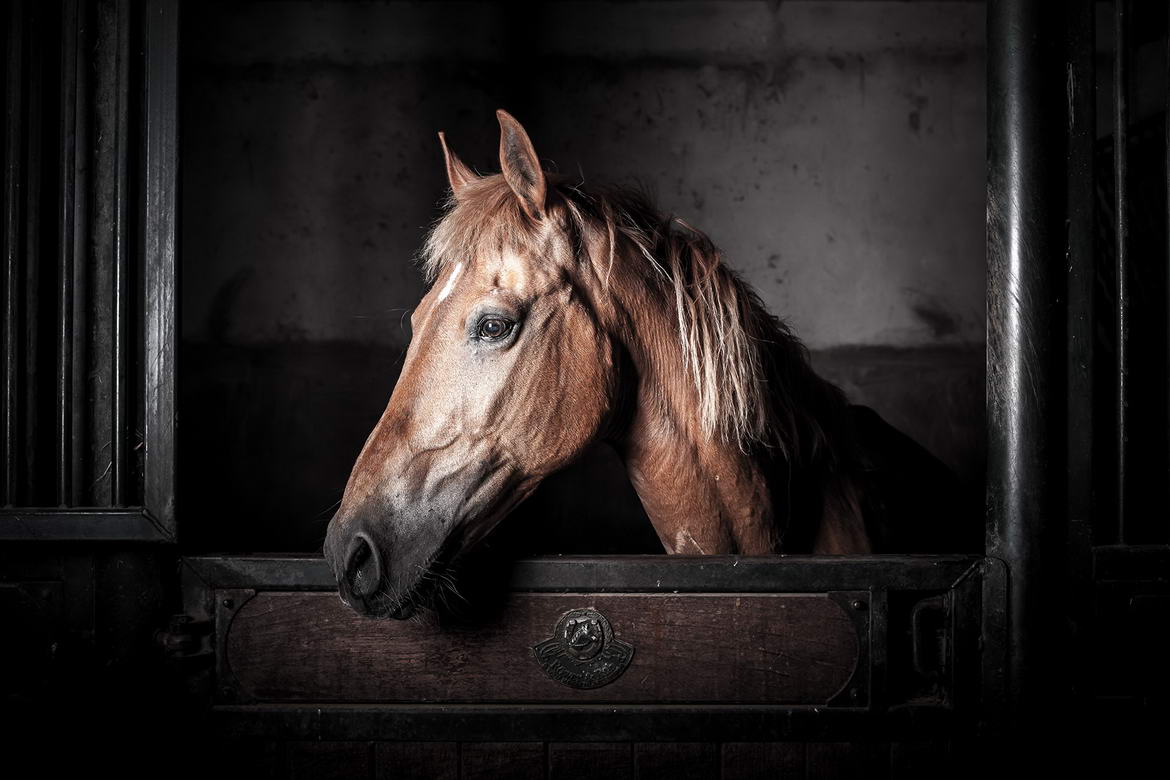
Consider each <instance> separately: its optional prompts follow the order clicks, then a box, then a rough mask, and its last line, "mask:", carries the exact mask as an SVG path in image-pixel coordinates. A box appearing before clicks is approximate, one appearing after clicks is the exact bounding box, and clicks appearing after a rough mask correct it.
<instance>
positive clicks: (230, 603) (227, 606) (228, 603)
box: [220, 599, 236, 609]
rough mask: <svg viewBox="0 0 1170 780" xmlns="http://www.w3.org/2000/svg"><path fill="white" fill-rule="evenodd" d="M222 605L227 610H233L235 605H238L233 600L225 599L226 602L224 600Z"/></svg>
mask: <svg viewBox="0 0 1170 780" xmlns="http://www.w3.org/2000/svg"><path fill="white" fill-rule="evenodd" d="M220 603H222V604H223V606H224V608H225V609H231V608H232V607H233V606H235V603H236V602H234V601H232V600H231V599H224V600H223V601H222V602H220Z"/></svg>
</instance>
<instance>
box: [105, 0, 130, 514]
mask: <svg viewBox="0 0 1170 780" xmlns="http://www.w3.org/2000/svg"><path fill="white" fill-rule="evenodd" d="M116 30H117V33H116V34H117V38H116V40H117V43H116V46H117V48H116V49H115V54H114V57H115V63H116V67H115V73H116V74H117V76H116V81H115V85H116V86H115V107H114V134H115V135H114V177H113V179H114V181H113V184H114V191H113V198H114V204H113V224H112V225H111V228H112V232H113V236H112V238H113V266H114V268H113V270H114V279H113V282H114V289H113V304H114V305H113V315H114V316H113V328H114V331H113V363H114V365H113V369H112V375H113V380H114V392H113V407H112V410H111V411H112V415H111V420H110V427H111V429H112V430H111V432H110V442H111V448H110V449H111V453H110V457H111V460H112V468H111V471H110V492H111V501H112V503H113V505H114V506H125V504H126V439H127V436H126V433H127V426H126V390H127V383H126V379H127V377H126V372H127V367H128V363H127V359H126V358H127V355H126V347H127V344H126V340H127V338H128V331H129V329H130V328H129V323H128V321H127V319H128V318H127V301H128V298H129V294H130V279H129V274H130V259H129V251H130V247H129V239H130V235H129V221H128V217H129V204H128V202H127V200H128V197H129V178H130V138H129V134H130V116H129V114H130V112H129V108H130V2H129V0H118V3H117V26H116Z"/></svg>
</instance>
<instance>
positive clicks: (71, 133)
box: [53, 0, 81, 506]
mask: <svg viewBox="0 0 1170 780" xmlns="http://www.w3.org/2000/svg"><path fill="white" fill-rule="evenodd" d="M77 5H78V0H65V2H64V4H63V5H62V9H61V149H60V170H59V174H60V175H59V180H58V181H59V183H58V187H59V196H58V197H59V200H58V203H57V206H58V209H59V212H58V214H57V334H56V335H57V377H56V380H57V382H56V397H55V399H54V400H55V402H56V404H55V409H54V424H55V431H54V436H53V439H54V446H55V450H56V452H55V455H56V457H55V465H56V471H57V484H56V500H57V503H58V504H59V505H60V506H68V505H69V504H71V503H73V502H74V501H75V497H74V493H73V485H74V474H73V432H74V426H73V400H74V399H73V395H74V390H73V380H74V371H73V361H74V354H75V350H74V341H73V330H74V317H73V311H74V309H73V300H74V294H75V269H76V267H77V262H76V260H77V258H76V254H75V253H76V249H77V238H78V235H77V233H78V219H77V217H78V212H77V191H78V189H79V187H80V186H81V182H79V181H78V176H77V164H78V160H77V142H78V132H77V131H78V111H77V97H78V94H79V90H78V61H79V59H80V58H79V57H78V56H77V54H78V49H79V44H80V42H81V40H80V35H79V32H80V21H81V20H80V14H79V9H78V7H77Z"/></svg>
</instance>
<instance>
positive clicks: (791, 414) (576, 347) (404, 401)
mask: <svg viewBox="0 0 1170 780" xmlns="http://www.w3.org/2000/svg"><path fill="white" fill-rule="evenodd" d="M498 118H499V121H500V129H501V136H500V165H501V168H502V173H501V174H497V175H489V176H480V175H477V174H475V173H474V172H472V170H471V169H470V168H468V167H467V166H466V165H464V164H463V163H462V162H461V161H460V160H459V159H458V158H457V157H456V156H455V155H454V154H452V153H451V152H450V150H449V149H448V148H447V144H446V141H445V139H444V137H443V134H442V133H440V134H439V140H440V143H441V144H442V148H443V154H444V157H445V160H446V166H447V176H448V179H449V182H450V186H451V197H450V201H449V208H448V209H447V211H446V214H445V216H444V217H443V218H442V220H441V221H440V222H439V223H438V224H437V225H436V227H435V228H434V230H433V231H432V232H431V234H430V236H429V237H428V239H427V242H426V245H425V247H424V250H423V253H422V259H423V265H424V268H425V271H426V273H427V276H428V278H429V279H430V280H431V281H432V282H433V284H432V286H431V288H430V291H429V292H428V293H427V294H426V296H425V297H423V299H422V300H421V301H420V302H419V305H418V307H417V308H416V309H415V310H414V313H413V315H412V316H411V324H412V327H413V337H412V339H411V342H410V347H409V349H408V351H407V353H406V358H405V362H404V365H403V368H402V373H401V375H400V376H399V379H398V384H397V386H396V387H395V388H394V392H393V394H392V396H391V398H390V402H389V405H388V406H387V407H386V410H385V412H384V414H383V415H382V417H381V419H380V420H379V422H378V424H377V426H376V427H375V428H374V430H373V432H372V433H371V434H370V436H369V438H368V439H367V441H366V443H365V446H364V448H363V449H362V451H361V454H360V455H359V456H358V459H357V462H356V463H355V464H354V467H353V472H352V474H351V476H350V478H349V482H348V484H347V485H346V488H345V494H344V497H343V499H342V502H341V506H340V508H339V510H338V512H337V514H336V515H335V516H334V517H333V519H332V521H331V522H330V524H329V530H328V534H327V537H326V541H325V555H326V558H327V560H328V561H329V564H330V565H331V567H332V568H333V571H334V573H335V575H336V577H337V582H338V586H339V589H340V595H341V598H342V600H343V601H345V602H346V603H347V604H349V605H350V606H352V607H353V608H354V609H355V610H357V611H358V612H361V613H363V614H368V615H376V616H392V617H406V616H408V615H410V614H411V613H413V611H414V609H415V607H416V606H420V605H423V606H425V605H428V604H431V603H432V602H433V600H434V596H435V591H436V590H437V589H438V587H439V586H440V585H441V584H442V582H443V579H444V576H445V574H444V573H443V572H445V571H446V567H447V566H449V565H450V564H451V562H452V561H454V560H455V559H457V558H458V557H459V556H460V555H461V554H462V553H463V552H464V551H466V550H467V549H469V548H470V547H472V546H473V545H474V544H475V543H476V542H477V541H479V540H481V539H482V538H483V537H484V536H485V535H486V534H487V533H488V532H489V531H490V530H492V528H493V527H494V526H495V525H496V524H497V523H499V522H500V521H501V520H502V519H503V518H504V517H505V516H507V515H508V513H509V511H511V510H512V509H513V508H514V507H515V506H516V505H517V504H519V503H520V502H521V501H523V500H524V499H525V497H527V496H528V495H529V494H531V493H532V491H533V489H534V488H536V486H537V485H538V484H539V483H540V482H541V480H543V479H544V478H545V477H546V476H548V475H549V474H551V473H553V472H555V471H557V470H559V469H562V468H564V467H565V466H566V465H568V464H570V463H571V462H573V460H574V459H575V458H577V457H578V456H579V455H580V454H581V453H582V452H583V451H584V450H585V449H586V447H588V446H589V445H590V444H591V443H592V442H594V441H595V440H599V439H600V440H604V441H607V442H609V443H611V444H612V445H613V446H614V447H615V448H616V450H617V452H618V453H619V455H620V456H621V458H622V459H623V460H624V462H625V465H626V468H627V469H628V473H629V477H630V480H631V482H632V484H633V487H634V488H635V490H636V491H637V493H638V496H639V498H640V499H641V501H642V504H643V506H644V508H645V510H646V513H647V515H648V516H649V518H650V520H651V522H652V523H653V525H654V528H655V530H656V531H657V533H658V537H659V539H661V541H662V545H663V547H664V548H665V549H666V551H667V552H670V553H687V554H721V553H740V554H746V555H759V554H765V553H775V552H780V551H784V552H810V551H811V552H814V553H823V554H847V553H869V552H874V551H882V550H889V549H896V550H897V551H898V552H912V551H916V550H930V549H935V548H938V547H939V546H940V545H942V546H945V542H944V541H942V540H944V539H946V538H948V534H947V533H946V530H947V528H948V527H949V526H950V525H952V524H953V519H954V517H955V514H954V512H947V511H946V509H945V504H946V503H947V502H950V503H952V504H953V503H954V500H955V491H954V486H955V481H954V479H953V477H952V476H951V475H950V473H949V471H947V469H946V468H945V467H944V466H942V464H941V463H939V462H938V461H937V460H935V459H934V458H933V457H932V456H930V455H929V454H928V453H926V452H925V450H923V449H921V448H920V447H918V446H917V445H916V444H914V443H913V442H912V441H910V440H909V439H908V438H906V437H905V436H904V435H902V434H900V433H898V432H897V431H895V430H894V429H893V428H891V427H890V426H888V425H886V424H885V423H884V422H883V421H882V420H881V419H880V418H878V416H877V415H876V414H875V413H873V412H872V411H870V410H868V409H864V408H860V407H852V406H850V405H849V404H848V403H847V402H846V400H845V398H844V396H843V394H842V393H841V392H840V391H839V390H838V389H837V388H836V387H834V386H833V385H832V384H830V383H829V382H827V381H825V380H824V379H822V378H820V377H819V376H817V375H816V374H815V373H814V372H813V371H812V369H811V368H810V366H809V362H808V357H807V354H806V351H805V349H804V347H803V346H802V344H801V343H800V342H799V341H798V340H797V338H796V337H795V336H794V335H793V334H792V333H791V332H790V331H789V330H788V328H787V327H786V326H785V325H784V324H783V323H781V322H780V321H779V320H778V319H776V318H775V317H773V316H772V315H770V314H769V313H768V312H767V311H766V310H765V308H764V306H763V304H762V303H761V302H760V300H759V298H758V297H757V296H756V295H755V293H754V292H753V291H752V290H751V289H750V288H749V287H748V286H747V285H746V284H745V283H744V282H743V281H742V280H741V279H740V278H739V277H738V276H736V274H735V273H734V272H733V271H732V270H731V269H729V268H728V267H727V266H726V265H725V264H724V263H723V262H722V259H721V257H720V254H719V251H718V250H717V249H716V248H715V247H714V246H713V245H712V243H711V241H710V240H709V239H708V238H707V237H706V236H705V235H703V234H702V233H701V232H699V231H698V230H696V229H694V228H693V227H691V226H689V225H687V224H686V223H684V222H682V221H681V220H679V219H675V218H672V217H668V216H663V215H662V214H661V213H659V212H658V211H657V210H655V209H654V208H653V207H652V206H651V204H650V203H649V202H648V201H647V199H646V198H645V197H643V196H641V195H639V194H636V193H632V192H628V191H618V190H613V191H597V192H590V191H587V190H584V189H581V188H579V187H577V186H571V185H570V184H568V183H566V182H563V181H558V180H557V179H556V178H554V177H552V176H550V175H549V174H547V173H545V172H544V171H543V170H542V169H541V164H540V161H539V158H538V157H537V155H536V151H535V150H534V148H533V146H532V142H531V141H530V140H529V138H528V135H527V133H526V132H525V131H524V129H523V128H522V127H521V126H520V124H519V123H518V122H517V121H516V120H515V119H514V118H512V117H511V116H510V115H509V114H507V113H506V112H504V111H500V112H498ZM891 464H892V465H891ZM900 526H901V527H904V528H905V529H908V531H907V532H905V533H901V534H899V533H898V528H899V527H900Z"/></svg>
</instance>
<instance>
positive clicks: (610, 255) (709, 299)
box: [420, 175, 843, 458]
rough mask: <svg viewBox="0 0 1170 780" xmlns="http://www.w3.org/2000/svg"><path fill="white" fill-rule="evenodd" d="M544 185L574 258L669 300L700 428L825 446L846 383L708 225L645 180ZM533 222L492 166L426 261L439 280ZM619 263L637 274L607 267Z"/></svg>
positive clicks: (509, 244) (529, 239) (447, 219)
mask: <svg viewBox="0 0 1170 780" xmlns="http://www.w3.org/2000/svg"><path fill="white" fill-rule="evenodd" d="M549 185H550V186H549V194H550V209H549V214H550V216H551V217H552V218H553V219H558V220H559V221H560V222H561V223H562V224H563V225H564V227H565V229H566V230H567V231H568V232H569V235H570V242H571V245H572V248H573V252H572V253H571V254H572V255H573V257H574V259H575V260H584V261H588V262H591V263H592V264H593V265H594V267H595V269H597V274H596V276H597V277H598V278H599V279H602V280H603V285H604V286H605V287H606V288H607V291H608V293H609V294H611V295H614V296H619V297H620V296H622V295H623V294H624V293H625V292H627V291H626V290H623V289H622V286H623V285H628V284H630V282H631V280H633V279H642V280H643V281H645V282H648V283H649V284H651V285H653V286H656V287H657V289H658V290H659V291H660V292H661V294H662V295H661V297H662V299H663V300H664V302H665V303H666V305H668V306H671V305H672V306H673V308H674V312H673V318H674V320H675V323H676V325H675V330H676V334H677V338H678V344H679V348H680V352H681V359H682V367H683V370H684V372H685V374H686V376H687V378H688V380H689V384H690V385H691V387H692V390H693V392H694V394H695V396H696V398H697V401H698V409H697V418H698V423H699V428H700V430H701V432H702V434H703V435H704V436H705V437H707V438H709V439H713V440H721V441H724V442H730V443H734V444H736V445H738V446H739V447H740V448H741V449H743V450H745V451H747V450H749V449H751V448H753V447H754V446H757V445H762V446H765V447H776V448H778V449H780V450H781V452H782V453H783V454H785V455H786V456H788V457H790V458H792V457H796V456H797V455H798V453H803V455H804V456H805V457H809V456H810V455H815V454H816V453H817V451H819V450H820V449H821V448H823V447H825V446H826V443H827V437H826V436H825V432H824V430H823V427H822V425H821V424H820V423H819V422H818V417H819V415H817V414H816V413H815V412H814V410H817V409H820V408H822V407H823V406H824V405H826V404H828V405H829V406H840V405H842V404H843V397H842V396H841V395H840V391H838V390H837V389H836V388H835V387H833V386H832V385H830V384H828V383H826V382H824V381H823V380H821V379H820V378H819V377H817V376H816V375H815V374H814V373H813V372H812V369H811V367H810V365H809V362H808V353H807V351H806V350H805V348H804V345H803V344H802V343H801V342H800V340H799V339H798V338H797V337H796V336H795V335H794V334H793V333H792V332H791V330H790V329H789V328H788V327H787V326H786V325H785V324H784V323H783V322H782V321H781V320H779V319H778V318H776V317H775V316H773V315H772V314H770V313H769V312H768V311H767V309H766V307H765V306H764V304H763V302H762V301H761V300H760V298H759V296H758V295H757V294H756V293H755V292H754V291H753V290H752V289H751V287H749V286H748V285H747V284H746V283H745V282H744V281H743V280H742V279H740V277H739V276H738V274H736V273H735V272H734V271H733V270H732V269H731V268H729V267H728V266H727V265H726V264H725V263H724V261H723V257H722V253H721V252H720V251H719V250H718V248H717V247H716V246H715V245H714V243H713V242H712V241H711V240H710V239H709V238H708V237H707V236H706V235H705V234H704V233H702V232H701V231H699V230H697V229H695V228H693V227H691V226H690V225H688V224H687V223H685V222H684V221H682V220H681V219H678V218H676V217H673V216H669V215H665V214H663V213H662V212H660V211H659V210H658V209H657V208H655V207H654V206H653V205H652V203H651V201H650V198H649V197H648V196H647V195H646V193H644V192H641V191H637V190H632V189H619V188H611V189H604V190H587V189H585V188H583V187H582V186H572V185H570V184H568V183H566V182H565V181H558V180H557V179H556V178H555V177H550V181H549ZM538 231H539V226H538V225H537V224H536V223H535V222H534V221H533V220H532V219H531V218H530V217H529V216H528V215H527V214H526V213H525V212H524V210H523V208H522V207H521V205H520V202H519V199H518V198H516V197H515V195H514V194H513V193H512V191H511V189H510V188H509V187H508V185H507V183H506V182H505V181H504V179H503V177H502V176H499V175H496V176H486V177H483V178H481V179H479V180H478V181H476V182H474V183H473V184H472V185H469V186H468V187H467V188H465V189H464V190H462V191H461V192H460V198H459V200H458V201H455V200H454V199H452V200H450V201H449V202H448V204H447V208H446V211H445V213H444V215H443V216H442V217H441V218H440V219H439V221H438V222H437V223H436V224H435V226H434V227H433V228H432V230H431V232H430V234H429V236H428V238H427V240H426V243H425V244H424V247H423V251H422V253H421V255H420V261H421V265H422V268H423V271H424V273H425V274H426V276H427V278H428V280H429V281H431V282H433V281H434V280H435V279H436V278H437V277H438V276H439V274H440V273H441V272H442V270H443V269H444V268H446V267H447V266H448V265H451V264H453V263H456V262H464V263H467V264H471V263H474V262H475V258H477V257H482V256H485V255H486V254H498V253H500V252H502V251H504V250H506V249H509V248H512V249H523V248H525V247H532V246H533V245H534V241H535V240H536V238H537V234H538ZM585 235H597V236H601V237H602V239H603V240H601V241H599V242H592V244H591V245H592V246H594V251H593V252H592V255H591V256H586V255H589V254H590V253H589V251H588V249H587V247H586V242H585V240H584V238H583V237H584V236H585ZM521 254H523V253H521ZM639 263H640V264H641V265H640V266H639V265H638V264H639ZM620 264H628V266H629V269H628V270H634V271H635V272H636V273H634V274H629V273H619V274H614V273H612V272H613V271H614V270H615V269H616V268H617V267H618V266H619V265H620ZM623 270H627V269H623ZM611 281H612V284H611ZM635 313H636V310H635Z"/></svg>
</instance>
